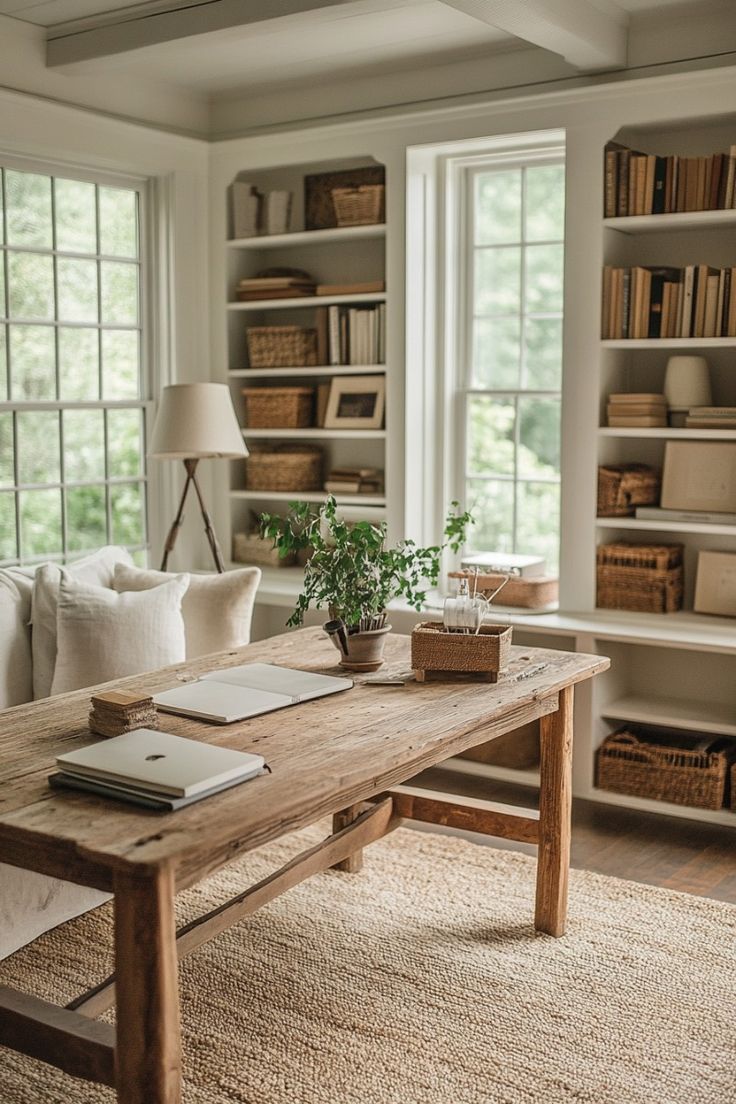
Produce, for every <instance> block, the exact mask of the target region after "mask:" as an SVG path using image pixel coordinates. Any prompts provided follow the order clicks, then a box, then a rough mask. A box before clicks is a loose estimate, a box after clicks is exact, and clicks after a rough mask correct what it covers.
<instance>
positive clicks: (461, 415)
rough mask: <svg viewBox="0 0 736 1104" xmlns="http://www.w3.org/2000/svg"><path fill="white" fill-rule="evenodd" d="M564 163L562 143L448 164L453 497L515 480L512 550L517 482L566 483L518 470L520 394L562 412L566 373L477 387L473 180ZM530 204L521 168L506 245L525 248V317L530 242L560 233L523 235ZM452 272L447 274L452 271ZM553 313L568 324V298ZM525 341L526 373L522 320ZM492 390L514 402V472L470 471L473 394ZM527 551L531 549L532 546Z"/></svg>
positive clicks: (555, 241) (522, 280) (462, 497)
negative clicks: (452, 241) (548, 382)
mask: <svg viewBox="0 0 736 1104" xmlns="http://www.w3.org/2000/svg"><path fill="white" fill-rule="evenodd" d="M560 164H562V165H564V164H565V148H564V145H562V146H559V147H557V148H556V149H554V148H553V149H550V148H542V149H531V150H527V151H525V152H524V153H523V154H519V153H518V152H517V151H509V152H497V153H489V154H486V155H476V156H470V157H467V158H458V159H455V160H453V161H452V162H451V164H450V166H449V168H450V171H451V172H452V173H453V175H454V181H453V185H452V188H451V190H450V194H451V196H452V197H453V199H454V202H455V203H456V204H457V207H458V210H457V211H456V213H455V218H454V225H455V227H456V233H457V243H456V250H457V259H458V264H457V268H456V279H457V280H458V283H457V298H456V302H455V310H454V316H455V325H454V327H453V331H454V336H455V348H454V355H453V357H452V363H453V367H454V372H453V377H452V380H451V386H452V390H453V392H454V402H453V404H452V405H453V409H454V417H453V424H452V427H451V429H450V434H451V437H450V440H451V450H450V455H451V461H450V462H451V466H452V467H451V475H450V485H451V488H452V497H453V498H455V499H457V500H458V501H460V502H462V503H463V504H465V505H467V507H468V508H470V507H472V502H469V501H468V502H466V498H467V495H466V491H467V487H468V484H469V482H470V481H471V479H476V480H478V481H484V480H485V481H489V482H490V481H495V480H498V481H499V482H503V483H510V484H511V485H512V486H513V518H512V526H513V530H512V533H511V538H512V544H513V548H512V549H511V551H513V552H517V551H519V549H518V547H517V539H518V521H519V516H518V513H519V511H518V499H519V495H518V488H519V485H521V484H523V483H550V484H553V485H554V486H558V487H560V490H561V487H562V475H561V474H560V476H559V477H558V478H556V479H550V478H544V477H525V476H522V477H520V476H519V468H518V452H519V432H520V419H519V416H518V411H519V400H520V399H521V398H530V399H534V398H540V399H557V400H558V401H559V403H560V412H561V410H562V377H561V374H560V384H559V387H557V388H554V389H552V390H550V389H546V390H542V389H530V388H524V387H522V386H519V387H518V388H509V389H505V388H504V389H500V388H488V387H479V386H478V385H477V384H474V382H473V378H472V359H473V322H474V319H475V313H474V304H473V285H474V263H475V254H476V252H477V248H478V247H477V246H476V240H475V197H474V186H475V180H476V177H477V176H479V175H480V174H482V173H484V172H487V171H489V170H490V171H493V170H501V171H502V170H512V171H513V170H523V169H525V168H529V167H533V166H541V165H560ZM525 210H526V174H524V173H522V193H521V219H520V226H521V237H520V240H519V242H509V243H504V245H506V244H508V245H518V247H519V249H520V251H521V259H520V286H521V295H520V314H519V317H520V319H521V320H522V322H523V319H524V317H525V311H524V307H525V265H526V250H527V246H528V245H529V244H533V245H535V246H536V245H545V244H558V239H550V241H549V242H545V241H534V242H533V243H527V242H526V240H525V237H524V226H525V221H524V215H525ZM562 244H563V248H564V233H563V238H562ZM481 248H488V249H494V248H498V247H497V246H494V245H490V246H483V247H481ZM448 275H449V274H448ZM544 313H545V312H540V314H539V316H540V317H543V315H544ZM549 317H555V318H557V317H560V318H561V319H562V321H563V325H564V304H563V310H560V311H559V312H553V313H550V314H549ZM521 334H522V345H521V356H522V363H521V372H522V373H523V367H524V365H523V356H524V343H523V326H522V330H521ZM522 382H523V374H522V375H521V376H520V384H521V383H522ZM476 395H480V396H489V397H490V398H494V399H499V400H503V399H511V400H513V402H514V406H515V413H516V417H515V422H514V473H513V475H510V476H504V475H499V474H497V473H493V472H491V473H489V474H488V475H487V476H478V475H473V474H472V473H471V472H470V471H469V466H468V440H469V417H470V404H469V400H470V398H471V397H473V396H476ZM524 551H527V552H528V549H525V550H524Z"/></svg>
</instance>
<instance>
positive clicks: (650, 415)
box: [606, 392, 667, 428]
mask: <svg viewBox="0 0 736 1104" xmlns="http://www.w3.org/2000/svg"><path fill="white" fill-rule="evenodd" d="M606 413H607V415H608V424H609V426H612V427H618V428H626V427H635V426H638V427H642V426H646V427H649V428H658V427H664V426H666V425H667V399H666V398H665V396H664V395H659V394H652V393H650V392H631V393H624V392H620V393H616V394H613V395H609V396H608V405H607V407H606Z"/></svg>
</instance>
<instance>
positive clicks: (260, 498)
mask: <svg viewBox="0 0 736 1104" xmlns="http://www.w3.org/2000/svg"><path fill="white" fill-rule="evenodd" d="M377 164H378V162H377V161H375V160H374V159H373V158H371V157H361V158H356V157H352V158H350V159H343V160H325V161H321V162H317V163H311V162H310V163H307V164H290V165H289V164H284V165H276V166H275V167H273V168H268V167H263V168H256V169H253V170H251V169H250V168H247V169H246V167H245V163H244V164H243V165H241V166H240V170H241V171H237V172H236V173H235V174H234V175H230V176H229V177H228V179H227V183H226V184H225V187H224V188H223V191H224V192H227V190H228V185H229V184H230V183H231V182H232V180H233V179H234V178H237V177H240V179H247V180H248V181H249V182H251V183H253V184H254V185H256V187H258V189H259V190H260V191H261V192H264V193H265V192H268V191H269V190H272V189H287V190H289V191H291V192H292V196H293V213H292V225H293V226H294V229H293V230H291V231H289V232H288V233H284V234H273V235H266V234H262V235H259V236H257V237H252V238H239V239H232V238H230V239H229V240H228V241H226V243H225V248H224V251H223V250H222V245H220V255H221V257H223V259H224V264H223V269H224V276H225V281H224V282H225V287H224V289H223V290H224V296H225V304H224V306H225V310H224V313H225V334H226V339H225V343H224V351H225V357H226V363H225V365H224V376H225V378H226V379H227V380H228V382H229V384H230V388H231V392H232V395H233V401H234V403H235V407H236V410H237V411H238V412H239V414H240V416H241V422H242V423H243V425H244V428H243V435H244V438H245V440H246V443H247V444H248V446H249V448H250V449H251V451H252V450H253V449H254V448H258V447H259V446H260V447H266V446H267V445H268V444H271V443H273V444H279V445H286V444H288V443H290V442H293V443H294V444H297V443H298V444H300V445H304V444H306V443H309V444H310V445H311V444H314V445H316V446H319V447H320V448H322V449H323V453H324V463H323V469H324V476H325V477H326V475H327V473H328V471H329V469H330V468H331V467H333V466H341V467H348V466H349V467H353V466H360V467H372V468H378V469H381V470H383V471H384V472H385V471H386V467H387V462H386V461H387V437H388V431H387V430H386V429H370V430H360V429H326V428H318V427H310V428H304V429H281V428H269V429H260V428H250V427H249V426H248V425H247V423H246V421H245V405H244V402H243V398H242V394H241V390H242V388H244V387H247V386H249V385H250V384H253V385H254V386H257V387H279V386H289V385H299V386H305V385H306V386H310V385H313V386H315V387H316V386H317V385H318V384H321V383H324V382H327V381H329V380H330V379H332V378H333V377H337V376H340V377H349V376H367V375H371V376H373V375H378V376H383V375H386V374H387V365H386V364H339V365H330V364H324V363H323V364H319V365H314V366H312V365H305V364H293V365H286V366H284V367H276V368H251V367H249V366H248V354H247V341H246V330H247V327H249V326H268V325H300V326H307V327H314V326H315V325H316V314H315V312H316V310H317V309H318V308H327V307H330V306H339V307H343V306H344V307H355V306H374V305H378V304H382V303H387V301H388V299H387V295H386V292H385V291H379V292H371V293H361V294H335V295H309V296H294V297H290V298H288V299H287V298H285V299H261V300H251V301H245V302H241V301H236V288H237V285H238V281H239V280H240V279H242V278H244V277H250V276H255V275H256V274H258V273H261V272H262V271H263V270H265V269H271V268H295V269H300V270H303V271H306V272H308V273H309V274H310V275H311V276H312V277H313V278H314V280H315V282H316V283H317V284H333V285H334V284H342V285H349V284H362V283H365V282H366V281H370V282H373V281H383V283H384V286H385V284H386V239H387V227H386V224H385V223H381V224H377V225H370V226H349V227H337V226H333V227H328V228H325V229H319V230H307V229H302V227H303V226H304V225H305V213H304V178H305V176H307V175H310V174H314V173H319V172H332V171H340V170H343V169H350V170H352V169H356V168H360V167H363V166H365V167H369V166H375V165H377ZM386 408H387V415H386V425H387V426H389V427H391V424H392V423H391V410H390V402H387V404H386ZM246 463H247V462H246ZM387 485H388V484H387ZM326 497H327V496H326V493H325V492H324V491H323V490H322V489H321V488H319V489H315V490H312V491H306V492H305V491H299V490H297V489H295V490H293V491H288V490H287V491H260V490H259V491H253V490H249V489H248V488H247V486H246V467H245V465H244V464H243V463H242V462H239V461H238V462H234V463H232V464H231V465H230V487H229V491H228V493H227V496H226V503H227V519H228V522H229V530H230V532H229V534H228V540H232V534H233V533H235V532H243V531H247V530H250V529H251V528H252V527H253V525H254V524H255V521H256V518H257V515H258V514H259V513H261V512H263V511H267V512H269V513H284V512H285V510H286V508H287V505H288V503H289V502H294V501H306V502H310V503H314V504H315V505H317V504H319V503H321V502H324V501H325V499H326ZM338 503H339V505H340V506H341V507H342V508H344V509H345V510H346V517H349V518H350V519H356V520H358V519H361V518H365V519H367V520H372V521H380V520H383V519H384V518H385V517H386V515H387V511H388V501H387V498H386V497H385V496H384V495H341V496H339V497H338ZM287 571H288V569H282V568H279V569H277V570H276V571H275V573H274V576H273V582H272V588H271V589H273V590H275V589H276V588H277V587H282V588H285V591H286V593H287V598H288V600H289V601H290V602H291V603H292V605H293V601H294V599H295V598H296V595H297V593H298V583H297V582H296V581H295V580H298V579H300V578H301V571H300V570H299V569H295V574H294V575H288V574H287V573H286V572H287ZM292 592H293V593H292ZM268 595H269V586H268V583H267V579H265V578H264V583H263V585H262V587H261V591H260V597H261V598H264V597H267V596H268Z"/></svg>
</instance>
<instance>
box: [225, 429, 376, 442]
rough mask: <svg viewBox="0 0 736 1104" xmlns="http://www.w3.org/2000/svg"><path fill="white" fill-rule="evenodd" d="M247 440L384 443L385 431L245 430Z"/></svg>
mask: <svg viewBox="0 0 736 1104" xmlns="http://www.w3.org/2000/svg"><path fill="white" fill-rule="evenodd" d="M243 436H244V437H245V438H246V439H247V440H249V441H250V440H259V439H260V440H272V441H273V440H279V441H283V440H289V441H383V440H384V439H385V437H386V430H385V429H248V428H246V429H244V430H243Z"/></svg>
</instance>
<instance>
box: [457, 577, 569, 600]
mask: <svg viewBox="0 0 736 1104" xmlns="http://www.w3.org/2000/svg"><path fill="white" fill-rule="evenodd" d="M448 577H449V578H450V579H467V580H468V585H469V587H470V590H471V591H472V590H473V588H474V587H475V590H476V592H477V593H478V594H483V595H484V596H485V597H486V598H490V597H491V595H493V594H494V593H495V592H496V591H497V590H498V588H499V587H500V586H501V583H503V581H504V578H506V576H505V575H495V574H492V573H490V572H478V576H477V578H476V577H475V576H474V574H473V572H471V571H451V572H449V576H448ZM559 595H560V586H559V581H558V579H557V576H556V575H530V576H529V577H528V578H524V577H522V576H520V575H511V576H509V578H508V582H506V583H504V586H503V590H501V591H499V593H498V596H497V597H496V598H494V599H493V604H494V605H495V606H516V607H517V608H519V609H544V608H545V607H546V606H551V605H552V604H553V603H554V602H556V601H557V600H558V598H559Z"/></svg>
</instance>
